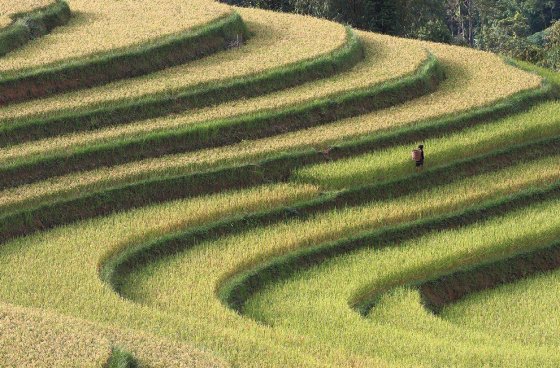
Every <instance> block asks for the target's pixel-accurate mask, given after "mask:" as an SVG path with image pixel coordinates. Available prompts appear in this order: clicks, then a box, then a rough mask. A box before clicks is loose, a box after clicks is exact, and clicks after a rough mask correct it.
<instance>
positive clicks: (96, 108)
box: [0, 8, 381, 129]
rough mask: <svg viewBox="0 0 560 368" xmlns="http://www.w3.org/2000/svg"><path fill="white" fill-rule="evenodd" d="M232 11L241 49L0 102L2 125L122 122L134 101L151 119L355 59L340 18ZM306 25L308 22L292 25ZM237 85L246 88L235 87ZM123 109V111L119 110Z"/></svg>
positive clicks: (280, 84)
mask: <svg viewBox="0 0 560 368" xmlns="http://www.w3.org/2000/svg"><path fill="white" fill-rule="evenodd" d="M236 11H237V12H238V13H239V14H240V15H241V17H242V19H243V21H244V23H246V25H247V27H248V30H249V32H250V33H251V37H250V38H249V39H248V40H245V42H244V44H243V47H238V48H233V49H230V50H229V51H228V52H222V53H217V54H215V55H210V56H208V57H206V58H203V59H200V60H196V61H192V62H189V63H187V64H183V65H179V66H176V67H173V68H168V69H165V70H162V71H159V72H155V73H151V74H148V75H144V76H140V77H136V78H130V79H126V80H121V81H116V82H112V83H109V84H107V85H104V86H98V87H93V88H90V89H88V90H87V91H85V90H83V91H75V92H71V93H66V94H59V95H56V96H53V97H50V98H44V99H41V100H37V101H33V102H24V103H20V104H12V105H9V106H4V107H3V108H2V109H0V118H1V119H2V122H3V123H4V127H3V128H4V129H6V128H9V127H7V126H6V123H8V122H9V123H10V125H16V123H18V124H26V125H32V124H37V122H36V121H35V120H37V121H40V120H45V119H47V120H48V121H50V122H52V121H53V120H61V119H73V120H72V121H74V122H76V121H80V122H81V124H84V120H85V119H86V118H87V119H94V118H95V120H103V121H104V122H105V121H106V119H115V120H116V119H117V118H119V119H120V120H116V121H122V119H126V117H125V116H121V115H126V114H127V113H128V114H130V113H132V111H128V110H130V108H131V107H135V108H137V109H141V111H139V112H138V111H136V112H135V114H136V115H133V117H132V118H134V119H138V118H139V116H140V114H142V116H145V117H148V116H149V115H150V114H151V115H154V114H163V113H164V112H165V111H175V112H176V111H178V110H175V109H187V108H194V107H200V106H204V105H211V104H214V103H217V102H219V101H220V99H224V98H225V99H228V98H229V99H233V98H234V96H236V95H237V96H242V95H243V96H245V97H248V96H249V95H250V94H251V93H252V94H262V93H265V92H269V91H271V90H274V89H280V88H282V87H285V86H289V84H290V83H296V82H297V83H298V84H299V83H302V82H304V81H305V80H306V78H308V79H313V78H315V79H317V78H319V77H320V76H325V75H327V74H328V75H330V74H332V73H333V72H335V69H339V70H338V71H340V69H341V68H344V67H350V66H351V65H353V62H357V61H358V60H357V55H356V53H357V52H358V51H359V50H357V47H356V46H357V45H355V42H356V40H355V39H353V38H350V35H348V34H347V33H345V31H344V27H343V26H341V25H339V24H336V23H332V22H327V21H324V20H319V19H315V18H309V17H300V16H295V15H290V14H278V13H270V12H266V11H262V10H258V9H244V8H236ZM303 23H305V27H303V26H299V27H297V25H300V24H303ZM347 32H348V31H347ZM314 38H316V39H314ZM379 38H381V37H379ZM312 39H313V41H311V40H312ZM279 48H282V52H279V51H278V50H279ZM353 58H356V59H355V60H353ZM360 58H361V55H360ZM329 66H330V67H329ZM295 71H297V72H299V73H300V75H299V78H300V79H299V80H298V81H294V80H293V77H291V75H292V74H293V73H294V72H295ZM329 73H330V74H329ZM304 77H306V78H304ZM280 79H282V80H280ZM241 86H244V87H245V88H247V87H251V88H250V89H249V88H247V89H248V90H247V91H238V89H239V88H240V87H241ZM215 91H223V92H224V94H227V96H220V95H214V94H215ZM234 92H235V93H234ZM213 93H214V94H213ZM172 101H174V103H175V105H178V106H174V109H172V107H171V106H170V104H171V102H172ZM156 107H157V109H156ZM127 108H128V110H127V111H126V113H125V110H123V109H127ZM170 109H171V110H170ZM152 110H155V111H152ZM116 112H119V114H118V117H115V116H114V115H115V114H116ZM109 113H111V115H110V116H108V114H109ZM78 118H79V120H77V119H78Z"/></svg>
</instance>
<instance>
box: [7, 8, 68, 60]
mask: <svg viewBox="0 0 560 368" xmlns="http://www.w3.org/2000/svg"><path fill="white" fill-rule="evenodd" d="M70 17H71V12H70V8H69V7H68V4H67V3H66V2H64V1H62V0H24V1H18V2H16V3H3V4H0V56H4V55H6V54H7V53H8V52H10V51H12V50H15V49H17V48H18V47H21V46H22V45H24V44H25V43H27V42H29V41H31V40H33V39H36V38H38V37H41V36H44V35H45V34H48V33H49V32H51V31H52V30H53V29H54V28H55V27H58V26H61V25H64V24H66V23H67V22H68V21H69V19H70Z"/></svg>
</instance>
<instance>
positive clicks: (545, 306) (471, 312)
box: [440, 271, 560, 346]
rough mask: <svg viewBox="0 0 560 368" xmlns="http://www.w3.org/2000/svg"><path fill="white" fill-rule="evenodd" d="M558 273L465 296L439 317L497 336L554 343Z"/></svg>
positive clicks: (556, 341) (556, 338) (559, 341)
mask: <svg viewBox="0 0 560 368" xmlns="http://www.w3.org/2000/svg"><path fill="white" fill-rule="evenodd" d="M559 274H560V272H559V271H554V272H548V273H543V274H540V275H535V276H533V277H530V278H527V279H524V280H521V281H518V282H516V283H512V284H508V285H503V286H500V287H498V288H495V289H491V290H486V291H482V292H480V293H476V294H473V295H470V296H467V297H466V298H465V299H463V300H461V301H459V302H457V303H454V304H452V305H450V306H448V307H446V308H444V309H443V311H442V313H441V314H440V317H442V318H444V319H445V320H447V321H450V322H452V323H453V324H456V325H457V326H459V327H462V328H469V329H473V330H477V331H482V332H484V333H487V334H490V335H495V336H497V338H499V339H504V340H505V339H511V340H514V341H516V342H519V343H522V344H531V345H543V346H546V345H549V346H550V345H552V346H558V345H560V336H559V335H558V331H559V330H560V329H559V328H558V318H557V315H558V313H557V310H558V308H559V305H558V302H559V299H558V294H559V290H558V285H560V283H559V282H558V278H559ZM504 311H507V313H505V312H504Z"/></svg>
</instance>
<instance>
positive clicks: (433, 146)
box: [296, 102, 560, 188]
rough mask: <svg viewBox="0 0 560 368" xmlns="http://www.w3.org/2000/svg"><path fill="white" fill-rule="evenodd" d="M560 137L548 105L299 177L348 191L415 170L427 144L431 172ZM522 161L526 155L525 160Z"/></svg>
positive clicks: (555, 107)
mask: <svg viewBox="0 0 560 368" xmlns="http://www.w3.org/2000/svg"><path fill="white" fill-rule="evenodd" d="M557 135H560V103H558V102H547V103H544V104H541V105H539V106H536V107H534V108H531V109H530V110H529V111H527V112H524V113H522V114H518V115H514V116H511V117H508V118H505V119H501V120H498V121H495V122H491V123H489V124H483V125H479V126H476V127H474V128H470V129H467V130H464V131H461V132H459V133H455V134H450V135H447V136H443V137H437V138H432V139H427V140H423V141H419V142H416V144H409V145H402V146H397V147H392V148H389V149H385V150H382V151H379V152H373V153H370V154H364V155H361V156H357V157H353V158H350V159H345V160H340V161H337V162H335V163H328V164H319V165H315V166H311V167H306V168H303V169H301V170H299V172H298V173H296V177H297V179H298V180H301V181H302V182H310V183H315V184H318V185H321V186H322V187H326V188H344V187H347V186H352V185H360V184H363V183H368V182H372V181H383V180H387V179H390V178H394V177H396V176H402V175H404V174H407V173H411V172H413V171H414V162H413V161H411V157H410V156H411V154H410V152H411V151H412V149H414V148H416V145H417V144H420V143H422V144H424V151H425V155H426V161H425V168H426V169H429V168H433V167H437V166H442V165H445V164H448V163H450V162H452V161H455V160H460V159H464V158H467V157H472V156H475V155H477V154H484V153H488V152H492V151H494V150H497V149H505V148H507V147H509V146H511V145H515V144H520V143H523V142H529V141H531V140H538V139H541V138H546V137H554V136H557ZM520 159H522V157H520Z"/></svg>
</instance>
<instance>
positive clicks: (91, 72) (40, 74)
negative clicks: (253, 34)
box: [0, 11, 249, 105]
mask: <svg viewBox="0 0 560 368" xmlns="http://www.w3.org/2000/svg"><path fill="white" fill-rule="evenodd" d="M238 36H243V37H244V38H246V37H248V36H249V33H248V31H247V28H246V26H245V24H244V23H243V20H242V19H241V16H240V15H239V14H238V13H236V12H234V11H232V12H231V13H230V14H228V15H225V16H222V17H219V18H217V20H214V21H212V22H210V23H209V24H206V25H203V26H200V27H197V28H194V29H189V30H186V31H184V32H179V33H175V34H172V35H168V36H163V37H159V38H158V39H155V40H151V41H148V42H144V43H141V44H139V45H136V46H130V47H125V48H122V49H117V50H112V51H108V52H103V53H100V54H96V55H90V56H89V57H85V58H78V59H76V60H67V61H63V62H57V63H53V64H50V65H49V64H47V65H44V66H41V67H34V68H30V69H24V70H16V71H12V72H4V73H0V105H1V104H6V103H11V102H18V101H24V100H29V99H32V98H37V97H45V96H48V95H51V94H54V93H57V92H61V91H70V90H74V89H79V88H85V87H91V86H95V85H100V84H104V83H107V82H110V81H114V80H118V79H124V78H130V77H134V76H138V75H142V74H147V73H150V72H153V71H157V70H161V69H164V68H167V67H171V66H175V65H179V64H182V63H185V62H187V61H190V60H195V59H199V58H202V57H204V56H206V55H209V54H213V53H215V52H218V51H220V50H224V49H226V47H227V46H228V44H229V43H230V42H231V41H232V40H235V39H236V38H237V37H238Z"/></svg>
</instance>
